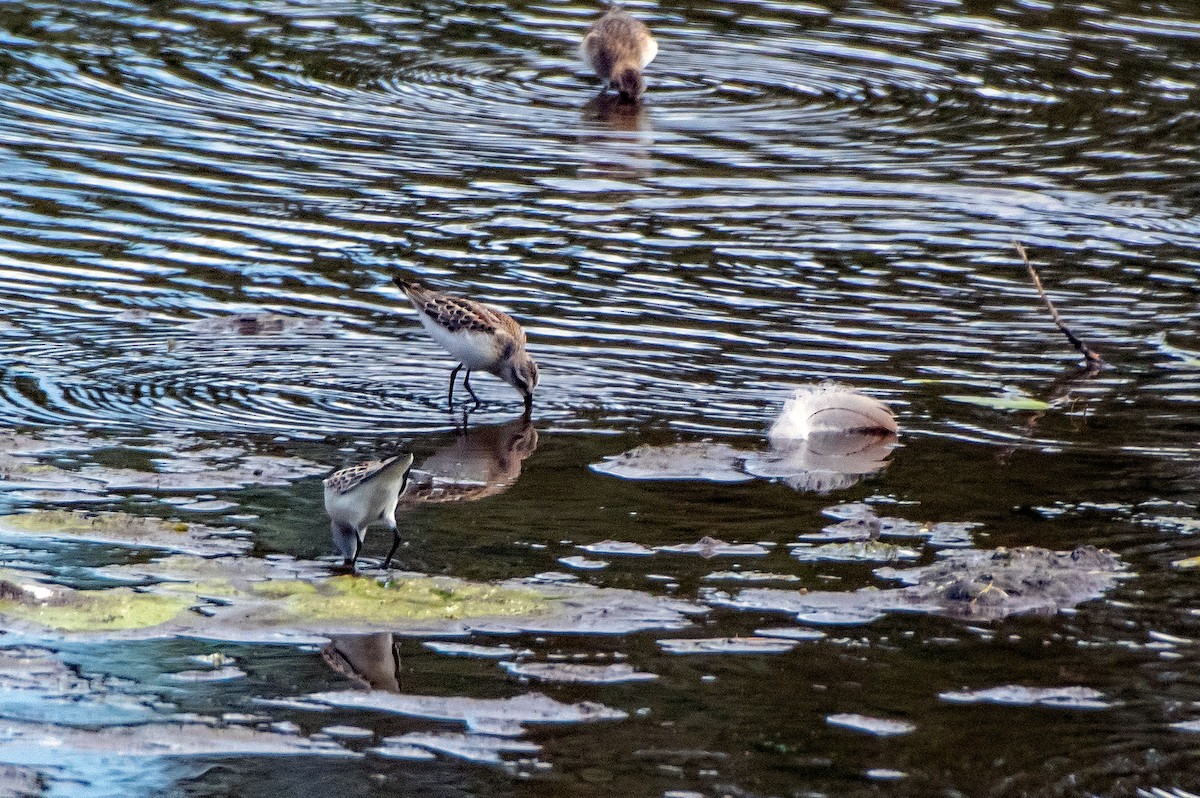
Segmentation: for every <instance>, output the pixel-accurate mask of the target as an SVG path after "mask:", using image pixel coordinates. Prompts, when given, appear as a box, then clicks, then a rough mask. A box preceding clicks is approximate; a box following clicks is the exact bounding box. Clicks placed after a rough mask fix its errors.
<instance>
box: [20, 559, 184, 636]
mask: <svg viewBox="0 0 1200 798" xmlns="http://www.w3.org/2000/svg"><path fill="white" fill-rule="evenodd" d="M191 604H192V600H191V599H189V598H187V597H178V596H161V595H154V594H150V593H140V592H136V591H133V590H130V589H129V588H113V589H111V590H72V589H71V588H68V587H62V586H60V585H53V586H49V585H42V584H38V583H35V582H29V581H26V579H25V577H23V576H21V575H19V574H14V573H11V572H10V573H0V618H3V619H4V620H5V621H7V622H9V623H12V622H17V623H18V624H21V623H23V624H24V625H27V626H32V627H33V628H35V629H36V628H44V629H51V630H54V631H57V632H113V631H127V630H134V629H146V628H149V627H155V626H160V625H162V624H165V623H167V622H168V621H170V620H173V619H174V618H176V617H177V616H178V615H179V614H180V613H182V612H183V611H185V610H186V609H187V608H188V607H189V606H190V605H191Z"/></svg>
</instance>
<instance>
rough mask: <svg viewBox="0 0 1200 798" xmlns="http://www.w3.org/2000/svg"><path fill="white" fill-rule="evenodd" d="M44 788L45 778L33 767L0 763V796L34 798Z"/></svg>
mask: <svg viewBox="0 0 1200 798" xmlns="http://www.w3.org/2000/svg"><path fill="white" fill-rule="evenodd" d="M45 790H46V781H45V779H43V778H42V774H40V773H38V772H37V771H36V770H34V769H33V768H26V767H20V766H18V765H0V798H36V796H39V795H41V794H43V793H44V792H45Z"/></svg>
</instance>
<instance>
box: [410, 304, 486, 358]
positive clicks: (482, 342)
mask: <svg viewBox="0 0 1200 798" xmlns="http://www.w3.org/2000/svg"><path fill="white" fill-rule="evenodd" d="M418 315H419V316H420V318H421V324H423V325H424V326H425V329H426V330H427V331H428V332H429V335H430V336H432V338H433V340H435V341H437V342H438V343H439V344H441V345H442V347H443V348H444V349H445V350H446V351H447V352H449V353H450V354H451V355H453V356H454V357H455V358H456V359H457V360H458V361H459V362H460V363H462V364H463V366H465V367H466V368H468V369H471V370H472V371H474V370H476V369H479V370H481V371H489V370H491V369H493V368H495V366H496V361H497V360H498V359H499V354H500V353H499V351H498V350H497V348H496V336H494V335H491V334H489V333H484V332H475V331H473V330H459V331H458V332H451V331H449V330H447V329H446V328H445V327H443V326H442V325H440V324H438V323H437V322H436V321H434V320H433V319H431V318H430V317H429V316H427V315H425V314H424V313H420V314H418Z"/></svg>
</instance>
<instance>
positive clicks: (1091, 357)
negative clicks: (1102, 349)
mask: <svg viewBox="0 0 1200 798" xmlns="http://www.w3.org/2000/svg"><path fill="white" fill-rule="evenodd" d="M1012 245H1013V247H1014V248H1015V249H1016V250H1017V254H1018V255H1020V256H1021V260H1022V261H1024V262H1025V268H1026V269H1027V270H1029V276H1030V278H1031V279H1032V280H1033V287H1034V288H1036V289H1037V292H1038V296H1040V297H1041V298H1042V301H1043V302H1045V303H1046V309H1047V310H1049V311H1050V317H1051V318H1052V319H1054V324H1055V325H1056V326H1057V327H1058V329H1060V330H1062V332H1063V335H1065V336H1067V340H1068V341H1070V342H1071V345H1072V346H1074V347H1075V348H1076V349H1077V350H1079V354H1081V355H1083V359H1084V360H1085V361H1086V362H1087V368H1088V370H1089V371H1099V370H1100V368H1101V367H1102V366H1103V365H1104V360H1103V358H1101V357H1100V356H1099V355H1098V354H1096V352H1095V350H1093V349H1092V348H1091V347H1090V346H1088V345H1087V344H1085V343H1084V342H1083V340H1082V339H1081V338H1079V336H1077V335H1075V333H1073V332H1071V328H1070V327H1068V326H1067V325H1066V322H1064V321H1063V320H1062V317H1061V316H1059V315H1058V310H1057V309H1055V307H1054V303H1053V302H1051V301H1050V297H1049V296H1047V295H1046V289H1044V288H1042V279H1041V278H1040V277H1038V273H1037V269H1035V268H1033V264H1032V263H1030V262H1029V254H1028V253H1027V252H1026V251H1025V247H1024V246H1022V244H1021V242H1020V241H1017V240H1016V239H1013V242H1012Z"/></svg>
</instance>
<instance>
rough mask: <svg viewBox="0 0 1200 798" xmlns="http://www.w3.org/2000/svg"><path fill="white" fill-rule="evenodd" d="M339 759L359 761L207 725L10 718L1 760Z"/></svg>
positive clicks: (297, 741) (334, 750) (268, 735)
mask: <svg viewBox="0 0 1200 798" xmlns="http://www.w3.org/2000/svg"><path fill="white" fill-rule="evenodd" d="M86 754H93V755H97V756H105V757H161V756H200V757H204V756H282V755H289V754H290V755H302V756H336V757H358V756H361V754H357V753H355V752H353V751H349V750H347V749H345V748H343V747H342V746H340V745H338V744H337V743H334V742H332V741H324V740H310V739H307V738H305V737H301V736H298V735H294V734H278V733H275V732H268V731H259V730H256V729H248V728H245V727H244V726H224V727H222V726H215V725H211V724H208V723H145V724H141V725H137V726H117V727H112V728H106V729H99V730H91V729H82V728H70V727H62V726H53V725H49V724H45V723H26V722H22V721H11V720H6V721H5V722H4V735H3V736H0V758H2V757H17V758H19V759H20V760H21V761H23V762H25V763H27V764H33V765H49V766H55V767H58V766H61V765H64V764H66V765H67V767H70V766H71V764H73V763H72V760H73V758H74V757H76V756H81V755H86Z"/></svg>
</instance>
